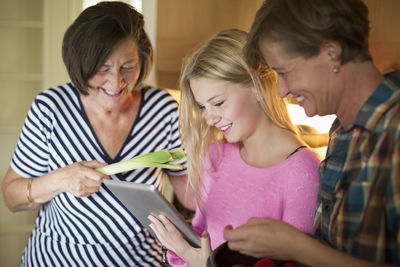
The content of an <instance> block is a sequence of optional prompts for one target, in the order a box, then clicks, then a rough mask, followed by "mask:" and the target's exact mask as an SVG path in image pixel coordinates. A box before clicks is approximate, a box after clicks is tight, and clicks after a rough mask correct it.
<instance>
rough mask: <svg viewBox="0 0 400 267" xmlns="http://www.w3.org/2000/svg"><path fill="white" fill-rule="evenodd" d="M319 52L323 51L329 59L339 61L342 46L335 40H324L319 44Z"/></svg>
mask: <svg viewBox="0 0 400 267" xmlns="http://www.w3.org/2000/svg"><path fill="white" fill-rule="evenodd" d="M321 53H325V54H326V55H327V56H328V58H329V60H332V61H339V62H340V61H341V55H342V46H341V45H340V43H339V42H336V41H325V42H324V43H323V44H322V45H321Z"/></svg>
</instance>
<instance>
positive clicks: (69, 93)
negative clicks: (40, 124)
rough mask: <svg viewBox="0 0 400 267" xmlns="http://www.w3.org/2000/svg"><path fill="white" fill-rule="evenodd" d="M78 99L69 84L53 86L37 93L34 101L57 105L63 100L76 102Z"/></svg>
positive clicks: (74, 90)
mask: <svg viewBox="0 0 400 267" xmlns="http://www.w3.org/2000/svg"><path fill="white" fill-rule="evenodd" d="M78 97H79V95H78V92H77V90H76V89H75V87H74V86H73V85H72V84H71V83H66V84H63V85H59V86H55V87H52V88H49V89H47V90H44V91H43V92H41V93H39V94H38V95H37V96H36V98H35V100H36V101H45V102H48V103H57V102H60V101H65V100H73V101H76V100H77V98H78Z"/></svg>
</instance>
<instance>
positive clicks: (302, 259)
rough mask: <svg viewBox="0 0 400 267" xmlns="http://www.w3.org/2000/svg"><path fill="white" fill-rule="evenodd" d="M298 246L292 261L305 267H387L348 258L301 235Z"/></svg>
mask: <svg viewBox="0 0 400 267" xmlns="http://www.w3.org/2000/svg"><path fill="white" fill-rule="evenodd" d="M296 243H297V244H301V245H298V246H297V247H296V249H294V250H293V252H294V259H293V260H295V261H296V262H299V263H302V264H304V265H307V266H312V267H313V266H315V267H317V266H325V267H342V266H352V267H358V266H359V267H373V266H389V265H380V264H375V263H371V262H368V261H365V260H361V259H358V258H356V257H353V256H350V255H348V254H345V253H343V252H340V251H338V250H336V249H333V248H331V247H329V246H327V245H324V244H322V243H320V242H319V241H317V240H315V239H313V238H311V237H309V236H307V235H303V236H302V238H301V240H298V241H296Z"/></svg>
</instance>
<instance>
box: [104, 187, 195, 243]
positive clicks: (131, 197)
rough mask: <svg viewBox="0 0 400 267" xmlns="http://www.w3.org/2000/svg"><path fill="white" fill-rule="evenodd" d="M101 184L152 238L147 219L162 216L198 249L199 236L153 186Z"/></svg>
mask: <svg viewBox="0 0 400 267" xmlns="http://www.w3.org/2000/svg"><path fill="white" fill-rule="evenodd" d="M103 182H104V184H105V185H106V186H107V187H108V188H109V189H110V191H111V192H112V193H113V194H114V195H115V196H116V197H117V198H118V199H119V201H121V203H122V204H124V206H125V207H126V208H127V209H128V210H129V211H130V212H131V213H132V214H133V215H134V216H135V217H136V218H137V219H138V220H139V222H140V223H141V224H142V225H143V226H144V227H146V229H148V230H149V232H150V233H151V234H152V235H153V236H154V237H156V235H155V234H154V232H153V230H152V229H151V228H150V227H149V224H150V223H151V222H150V220H149V219H148V218H147V217H148V216H149V215H150V214H155V215H160V214H163V215H165V216H166V217H167V218H168V219H169V220H170V221H171V222H172V223H173V224H174V225H175V226H176V227H177V228H178V230H179V231H180V232H181V233H182V235H183V237H184V238H185V239H186V240H187V241H188V242H189V243H190V244H191V245H192V246H193V247H196V248H199V247H200V237H199V235H198V234H197V233H196V232H195V231H194V230H193V229H192V227H191V225H190V224H188V223H187V222H186V221H185V219H184V218H183V216H182V215H181V214H180V213H179V212H178V211H177V210H176V208H175V207H174V206H173V205H172V204H171V203H170V202H168V200H166V199H165V197H164V196H163V195H162V194H161V193H160V192H159V191H158V190H157V188H156V187H155V186H154V185H148V184H140V183H133V182H126V181H115V180H104V181H103Z"/></svg>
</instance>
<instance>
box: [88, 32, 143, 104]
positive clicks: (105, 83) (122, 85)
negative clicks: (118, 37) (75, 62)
mask: <svg viewBox="0 0 400 267" xmlns="http://www.w3.org/2000/svg"><path fill="white" fill-rule="evenodd" d="M139 74H140V58H139V51H138V46H137V44H136V42H135V41H133V40H131V39H126V40H123V41H121V42H120V43H118V44H117V45H116V46H115V47H114V49H113V50H112V51H111V53H110V56H109V57H108V58H107V60H106V61H105V62H104V64H103V65H102V66H101V67H100V69H99V70H98V71H97V72H96V74H95V75H94V76H93V77H92V78H90V79H89V84H90V86H91V87H92V88H90V89H89V97H91V98H95V99H94V100H95V101H96V102H97V103H99V105H102V106H103V107H105V108H106V109H113V108H116V107H120V106H121V104H122V103H124V101H125V100H126V99H127V98H129V97H130V96H129V95H130V92H131V91H132V90H133V88H135V85H136V82H137V80H138V77H139Z"/></svg>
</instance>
